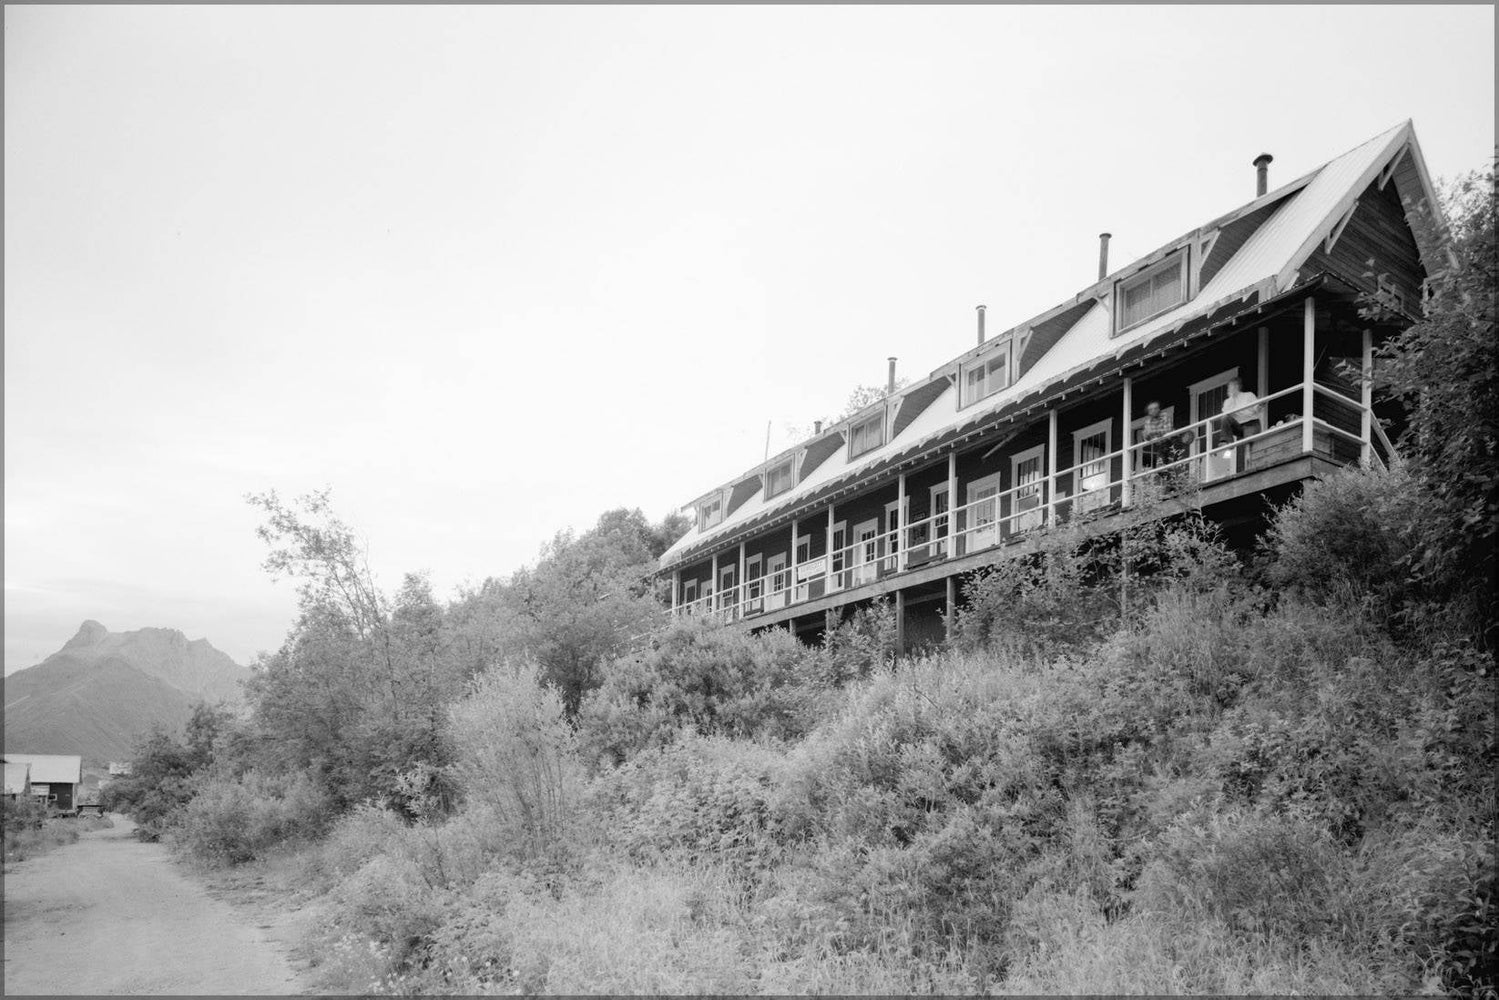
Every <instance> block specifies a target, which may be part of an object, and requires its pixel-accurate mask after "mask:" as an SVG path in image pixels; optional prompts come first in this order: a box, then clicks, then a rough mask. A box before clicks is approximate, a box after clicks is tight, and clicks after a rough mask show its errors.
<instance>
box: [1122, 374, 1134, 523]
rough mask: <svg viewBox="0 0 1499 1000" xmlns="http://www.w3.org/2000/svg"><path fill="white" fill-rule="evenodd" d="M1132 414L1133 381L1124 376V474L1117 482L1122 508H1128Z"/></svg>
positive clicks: (1131, 455)
mask: <svg viewBox="0 0 1499 1000" xmlns="http://www.w3.org/2000/svg"><path fill="white" fill-rule="evenodd" d="M1134 412H1135V385H1134V380H1133V379H1131V378H1130V377H1129V376H1128V375H1126V376H1124V430H1123V432H1122V433H1123V437H1124V474H1123V475H1121V476H1120V477H1119V482H1120V487H1119V503H1120V505H1121V506H1124V507H1128V506H1129V475H1130V473H1129V466H1130V459H1131V458H1132V457H1133V455H1134V452H1133V451H1131V449H1130V445H1131V444H1133V443H1134V442H1133V441H1132V440H1131V438H1132V437H1133V436H1134V435H1133V434H1131V433H1130V429H1129V425H1130V421H1131V420H1132V419H1133V417H1134Z"/></svg>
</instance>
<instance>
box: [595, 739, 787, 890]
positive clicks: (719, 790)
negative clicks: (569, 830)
mask: <svg viewBox="0 0 1499 1000" xmlns="http://www.w3.org/2000/svg"><path fill="white" fill-rule="evenodd" d="M781 760H782V758H781V755H780V754H779V753H778V752H777V751H775V750H772V749H769V748H767V747H763V746H759V745H756V744H754V743H748V742H740V741H733V740H728V739H725V738H723V737H699V736H697V735H695V734H693V733H691V732H688V733H684V734H683V735H682V737H681V739H679V740H678V741H677V742H676V743H673V744H670V745H668V746H664V747H653V748H651V749H649V750H646V751H643V752H641V753H639V754H637V755H636V756H635V757H633V758H631V759H630V760H629V761H627V762H626V763H625V764H624V765H622V766H621V767H619V768H617V769H614V770H611V771H609V772H605V773H604V774H601V775H600V776H599V777H598V778H596V779H595V780H594V783H593V787H592V788H591V790H590V796H589V806H590V808H591V809H592V810H595V811H596V812H598V813H599V814H600V815H601V816H602V817H603V818H604V820H605V823H606V825H607V827H608V829H609V831H610V840H611V842H612V843H613V845H614V846H615V847H617V848H619V849H621V850H623V851H624V852H626V854H627V855H628V856H631V857H634V858H636V859H637V860H642V859H650V858H655V857H660V856H664V855H672V856H676V857H679V858H681V859H685V860H688V861H707V860H715V861H717V862H721V863H724V864H729V865H732V866H734V867H735V868H736V870H744V869H745V868H746V867H749V868H759V867H764V866H765V865H766V864H768V863H769V862H768V859H769V857H770V856H771V855H770V852H771V844H770V837H769V830H768V827H769V823H770V809H771V807H770V800H771V789H772V787H773V785H774V783H775V782H776V780H777V778H778V776H779V772H780V769H781Z"/></svg>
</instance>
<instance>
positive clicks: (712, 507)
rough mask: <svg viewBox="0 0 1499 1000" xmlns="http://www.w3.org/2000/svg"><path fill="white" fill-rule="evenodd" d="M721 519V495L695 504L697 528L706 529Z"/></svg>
mask: <svg viewBox="0 0 1499 1000" xmlns="http://www.w3.org/2000/svg"><path fill="white" fill-rule="evenodd" d="M722 520H723V497H721V496H718V497H714V498H713V499H712V500H704V501H703V502H702V503H700V504H698V505H697V530H698V531H707V530H708V529H709V528H711V527H713V526H714V525H715V524H718V523H719V522H720V521H722Z"/></svg>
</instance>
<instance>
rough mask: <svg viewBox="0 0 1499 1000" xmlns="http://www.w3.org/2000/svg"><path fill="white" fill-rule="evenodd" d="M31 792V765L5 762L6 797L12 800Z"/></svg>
mask: <svg viewBox="0 0 1499 1000" xmlns="http://www.w3.org/2000/svg"><path fill="white" fill-rule="evenodd" d="M30 794H31V765H30V764H21V763H16V764H12V763H11V762H10V761H6V762H5V797H6V798H7V799H10V800H11V801H12V802H14V801H16V799H18V798H25V797H26V796H28V795H30Z"/></svg>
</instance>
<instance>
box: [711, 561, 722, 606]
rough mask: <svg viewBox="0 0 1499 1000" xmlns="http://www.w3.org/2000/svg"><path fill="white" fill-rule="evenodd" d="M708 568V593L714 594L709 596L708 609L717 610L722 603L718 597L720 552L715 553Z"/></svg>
mask: <svg viewBox="0 0 1499 1000" xmlns="http://www.w3.org/2000/svg"><path fill="white" fill-rule="evenodd" d="M709 565H710V566H711V568H710V569H709V570H708V593H709V594H711V595H713V596H711V597H710V598H708V610H709V611H717V610H718V606H719V604H720V603H721V602H720V601H719V599H718V553H717V552H715V553H713V561H712V563H710V564H709Z"/></svg>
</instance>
